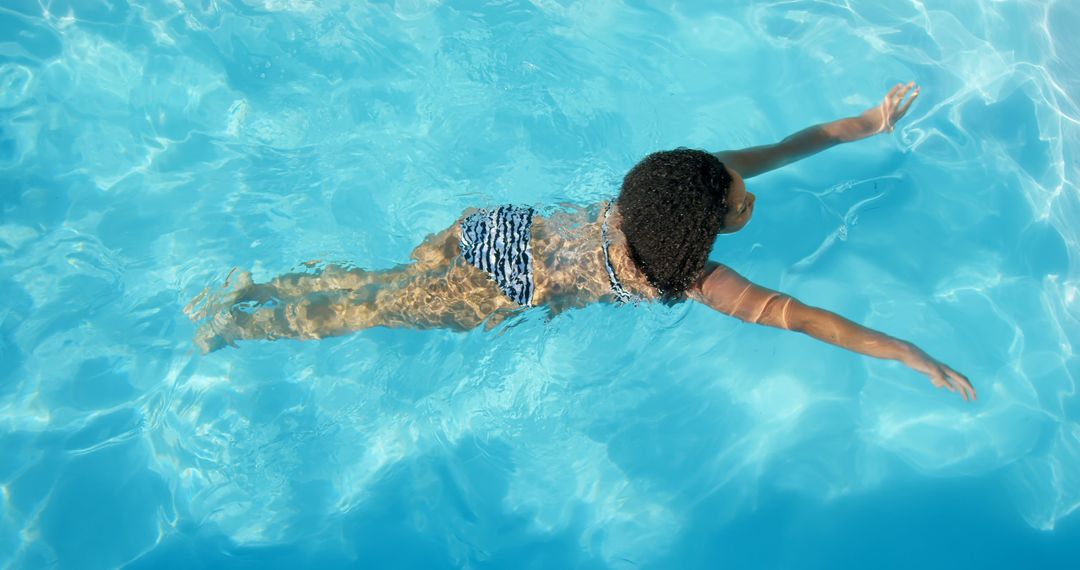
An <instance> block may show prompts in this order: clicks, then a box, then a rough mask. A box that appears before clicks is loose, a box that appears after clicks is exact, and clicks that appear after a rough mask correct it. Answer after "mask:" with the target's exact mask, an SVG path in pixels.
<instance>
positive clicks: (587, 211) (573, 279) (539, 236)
mask: <svg viewBox="0 0 1080 570" xmlns="http://www.w3.org/2000/svg"><path fill="white" fill-rule="evenodd" d="M608 208H610V209H611V211H610V212H607V210H608ZM605 216H606V218H607V228H606V232H605V227H604V225H605ZM619 222H620V218H619V213H618V209H617V208H616V207H615V205H614V204H611V203H609V202H601V203H598V204H592V205H589V206H584V207H583V206H563V207H562V208H561V209H559V210H558V211H556V212H554V213H552V214H550V215H548V216H540V215H534V217H533V226H532V240H531V242H530V248H531V250H532V260H533V278H534V281H535V286H536V289H535V293H534V296H533V304H534V305H544V306H546V307H548V309H549V310H550V311H551V313H552V314H557V313H560V312H562V311H565V310H567V309H573V308H579V307H584V306H586V305H589V304H591V303H596V302H609V303H610V302H614V301H616V299H617V297H616V295H615V293H614V292H613V291H612V282H611V275H610V274H609V272H608V267H607V263H608V262H610V264H611V269H612V272H613V273H614V274H615V276H616V279H617V280H618V282H619V283H620V284H621V285H622V287H623V288H624V289H626V290H627V291H628V292H629V293H630V294H631V295H634V296H635V297H637V298H640V299H643V300H647V299H652V298H655V297H656V290H655V289H653V288H652V287H651V286H650V285H649V283H648V280H647V279H646V278H645V275H644V274H643V273H642V272H641V271H640V270H638V268H637V266H636V265H635V264H634V263H633V261H632V259H631V257H630V254H629V250H628V249H627V246H626V238H625V237H624V236H623V234H622V232H621V231H620V230H619V227H620V223H619ZM605 233H606V237H607V240H608V248H607V256H606V259H605V254H604V247H603V245H604V237H605Z"/></svg>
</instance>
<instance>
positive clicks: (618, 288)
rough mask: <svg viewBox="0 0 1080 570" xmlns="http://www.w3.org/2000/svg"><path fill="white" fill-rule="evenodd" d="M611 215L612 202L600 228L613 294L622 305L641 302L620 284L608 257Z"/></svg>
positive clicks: (605, 209) (606, 209)
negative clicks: (608, 230) (609, 218)
mask: <svg viewBox="0 0 1080 570" xmlns="http://www.w3.org/2000/svg"><path fill="white" fill-rule="evenodd" d="M610 214H611V202H608V203H607V205H606V206H604V223H603V224H602V225H601V226H600V236H601V238H602V241H603V246H604V247H603V249H604V265H605V266H607V274H608V280H609V281H611V292H612V293H614V294H615V299H616V300H617V301H618V302H620V303H631V302H635V301H641V300H642V298H641V297H639V296H637V295H634V294H633V293H631V292H629V291H627V290H626V288H625V287H623V286H622V283H619V278H618V277H616V276H615V268H614V267H612V266H611V257H610V256H609V255H608V245H610V244H611V240H609V239H608V237H607V224H608V215H610Z"/></svg>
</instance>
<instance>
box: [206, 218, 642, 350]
mask: <svg viewBox="0 0 1080 570" xmlns="http://www.w3.org/2000/svg"><path fill="white" fill-rule="evenodd" d="M609 209H610V213H608V212H607V210H609ZM473 213H474V212H473V211H469V212H466V213H465V214H464V215H463V216H462V218H461V219H460V220H459V221H458V222H456V223H454V224H453V225H452V226H450V227H448V228H446V229H445V230H443V231H441V232H439V233H437V234H433V235H430V236H428V237H427V239H425V240H424V241H423V243H421V244H420V245H419V246H418V247H417V248H416V249H414V250H413V252H412V254H411V256H410V257H411V258H412V259H413V263H410V264H408V265H404V266H400V267H397V268H393V269H387V270H381V271H368V270H363V269H357V268H351V269H350V268H344V267H341V266H336V265H331V266H328V267H326V268H324V269H322V270H321V271H318V272H313V273H294V274H287V275H282V276H280V277H277V278H275V279H273V280H271V281H269V282H267V283H263V284H256V283H253V282H252V281H251V277H250V275H249V274H247V273H242V274H240V275H239V276H238V277H237V282H236V283H235V285H234V286H233V287H232V289H231V292H230V293H228V294H227V295H225V297H224V298H223V299H218V300H215V301H213V302H212V303H207V306H205V307H203V308H202V309H201V311H200V312H194V311H193V314H195V316H196V317H201V316H208V317H210V318H211V320H210V321H209V322H207V323H206V324H204V326H203V327H202V328H200V330H199V333H198V334H197V337H196V343H197V344H198V345H199V347H200V348H201V349H202V350H203V351H204V352H209V351H213V350H217V349H219V348H222V347H224V346H227V345H228V344H231V343H233V342H235V341H237V340H255V339H265V340H272V339H278V338H296V339H318V338H324V337H329V336H338V335H343V334H348V333H350V332H354V331H357V330H360V329H365V328H370V327H375V326H386V327H408V328H418V329H427V328H450V329H455V330H468V329H472V328H475V327H477V326H480V325H481V324H486V325H487V326H489V327H490V326H494V325H496V324H498V323H499V322H501V321H502V320H503V319H505V318H506V317H508V316H510V315H512V314H514V313H516V312H518V311H520V310H523V309H524V308H526V307H524V306H523V305H522V304H519V303H517V302H515V301H514V300H513V299H511V298H510V297H509V296H507V294H506V293H505V292H504V291H502V290H501V289H500V287H499V285H498V284H497V283H496V282H495V281H494V280H493V278H492V275H491V274H490V273H488V272H485V271H484V270H482V269H480V268H478V267H476V266H475V265H474V264H472V263H470V262H469V261H468V260H466V258H465V256H464V255H463V252H462V247H461V242H462V223H461V222H462V221H463V220H465V219H467V218H468V216H470V215H472V214H473ZM605 218H606V222H607V223H606V225H607V228H606V232H605ZM619 223H620V217H619V213H618V207H617V206H615V205H613V204H611V203H609V202H602V203H598V204H593V205H591V206H585V207H580V206H568V207H564V208H563V209H562V210H560V211H557V212H554V213H552V214H551V215H550V216H541V215H538V214H536V215H533V216H532V227H531V237H530V239H529V242H528V244H527V246H528V248H529V250H530V253H531V258H532V259H531V261H532V275H531V277H532V280H533V283H534V290H533V292H532V298H531V304H532V306H536V307H544V308H545V309H546V310H547V311H548V312H549V314H550V315H552V316H554V315H557V314H559V313H561V312H563V311H566V310H569V309H574V308H581V307H585V306H587V305H590V304H592V303H597V302H604V303H612V302H617V301H618V296H617V295H616V293H615V292H614V291H613V290H612V283H611V276H610V274H609V271H608V263H609V262H610V266H611V269H612V271H613V272H614V273H615V275H617V279H618V282H619V283H620V284H621V286H622V288H623V289H625V290H626V291H627V292H628V293H629V294H631V295H633V296H635V297H636V298H639V299H642V300H649V299H654V298H656V297H657V293H656V290H655V289H654V288H653V287H651V286H650V285H649V283H648V280H647V279H646V277H645V275H644V274H643V273H642V272H641V271H640V270H639V269H638V268H637V266H636V265H634V262H633V261H632V259H631V256H630V254H629V252H628V250H627V245H626V239H625V237H624V236H623V234H622V232H621V231H619ZM605 236H606V238H607V242H608V247H607V252H606V255H605V251H604V247H603V246H604V238H605ZM205 301H207V298H206V296H205V293H204V296H201V297H200V298H197V299H196V301H195V302H193V304H192V307H191V308H192V309H194V308H195V307H197V306H199V305H201V304H203V303H204V302H205ZM200 313H201V314H200Z"/></svg>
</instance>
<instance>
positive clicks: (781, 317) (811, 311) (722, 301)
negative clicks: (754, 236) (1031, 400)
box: [689, 262, 975, 400]
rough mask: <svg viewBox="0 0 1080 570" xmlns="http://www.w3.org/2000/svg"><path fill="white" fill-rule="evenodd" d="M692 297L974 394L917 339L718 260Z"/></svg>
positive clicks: (971, 397)
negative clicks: (760, 281) (759, 281)
mask: <svg viewBox="0 0 1080 570" xmlns="http://www.w3.org/2000/svg"><path fill="white" fill-rule="evenodd" d="M689 296H690V298H691V299H694V300H695V301H698V302H700V303H704V304H706V305H708V306H710V307H712V308H713V309H716V310H717V311H720V312H722V313H725V314H727V315H731V316H733V317H735V318H737V319H740V320H743V321H746V322H750V323H756V324H760V325H767V326H771V327H777V328H782V329H786V330H793V331H797V332H801V333H805V334H808V335H810V336H812V337H814V338H816V339H818V340H820V341H823V342H827V343H829V344H833V345H836V346H839V347H841V348H846V349H848V350H851V351H854V352H858V353H860V354H865V355H867V356H873V357H875V358H882V359H886V360H899V361H900V362H902V363H904V364H905V365H907V366H908V367H909V368H911V369H912V370H915V371H916V372H921V373H922V374H925V375H927V376H929V377H930V381H931V382H932V383H933V384H934V386H936V387H938V388H948V389H949V391H951V392H957V391H959V392H960V395H961V396H963V398H964V399H965V400H974V399H975V389H974V388H973V387H972V386H971V382H969V381H968V379H967V378H966V377H964V375H962V374H960V373H959V372H957V371H955V370H953V369H952V368H949V367H948V366H946V365H945V364H943V363H941V362H939V361H937V360H935V359H934V358H932V357H931V356H930V355H928V354H926V353H925V352H923V351H922V350H921V349H920V348H919V347H917V346H915V345H914V344H911V343H910V342H907V341H903V340H899V339H896V338H893V337H891V336H889V335H887V334H885V333H882V332H878V331H875V330H873V329H869V328H866V327H864V326H862V325H859V324H856V323H853V322H851V321H849V320H848V319H845V318H844V317H841V316H840V315H837V314H836V313H833V312H830V311H826V310H824V309H818V308H816V307H810V306H807V305H804V304H803V303H800V302H799V301H798V300H797V299H795V298H793V297H790V296H788V295H784V294H783V293H778V292H776V291H771V290H769V289H766V288H764V287H759V286H757V285H755V284H753V283H751V282H750V281H749V280H747V279H746V278H745V277H743V276H741V275H739V274H738V273H736V272H734V271H732V270H731V269H730V268H728V267H725V266H723V265H720V264H718V263H713V262H709V264H708V266H707V267H706V268H705V273H704V275H703V277H702V278H701V279H700V280H699V281H698V282H697V283H696V284H695V286H694V287H693V288H692V289H691V290H690V292H689Z"/></svg>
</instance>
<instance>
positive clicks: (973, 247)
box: [0, 0, 1080, 569]
mask: <svg viewBox="0 0 1080 570" xmlns="http://www.w3.org/2000/svg"><path fill="white" fill-rule="evenodd" d="M1076 29H1080V8H1078V7H1077V5H1076V3H1074V2H1070V1H1067V0H1057V1H1055V2H1039V1H1005V2H998V1H989V0H987V1H980V2H975V1H972V2H953V1H951V0H923V1H911V2H888V3H886V2H878V1H876V0H848V1H846V2H832V1H817V2H815V1H801V0H795V1H784V2H752V1H749V0H746V1H738V2H735V1H732V2H724V3H718V2H696V3H692V2H686V3H684V2H677V3H647V2H636V1H633V2H619V1H612V0H596V1H588V2H570V1H564V0H534V1H532V2H526V1H517V0H501V1H494V2H488V3H483V2H475V1H460V2H458V1H453V2H451V1H445V2H440V1H438V0H399V1H382V2H371V3H358V2H351V1H346V0H342V1H325V2H322V1H315V0H258V1H256V0H231V1H228V0H225V1H220V0H154V1H149V2H145V3H139V4H129V3H127V2H126V1H125V0H111V1H108V2H105V1H97V0H78V1H71V2H68V1H65V0H55V1H51V2H39V0H6V1H5V2H4V3H3V5H2V6H0V566H3V567H11V568H42V567H59V568H106V567H116V566H125V565H126V566H128V567H131V568H140V569H141V568H169V567H173V568H199V567H204V568H211V567H213V568H275V567H277V568H295V567H302V566H311V567H321V568H338V567H341V568H343V567H365V568H410V567H413V568H451V567H469V568H514V569H516V568H565V567H579V568H706V567H707V568H718V567H729V568H749V567H764V568H790V567H804V568H835V567H873V568H912V567H928V568H937V567H975V566H981V567H1002V568H1019V567H1054V568H1061V567H1067V566H1068V565H1069V564H1074V565H1075V563H1076V561H1077V560H1078V559H1080V514H1078V513H1077V512H1076V511H1077V508H1078V507H1080V398H1078V396H1077V374H1078V373H1080V361H1078V357H1077V355H1076V352H1075V351H1076V347H1077V344H1078V343H1080V322H1078V320H1080V290H1078V287H1080V257H1078V251H1080V250H1078V243H1080V194H1078V188H1077V180H1078V163H1080V159H1078V158H1077V157H1078V156H1080V154H1078V143H1080V105H1078V103H1080V56H1078V55H1077V54H1080V40H1077V39H1076V37H1077V36H1076V35H1075V33H1074V32H1075V30H1076ZM909 79H913V80H916V81H918V82H919V83H920V85H921V86H922V94H921V95H920V97H919V100H918V102H917V103H916V105H915V106H914V107H913V108H912V111H911V112H910V115H909V116H908V117H907V118H906V119H905V120H904V122H903V123H902V125H901V128H899V129H898V130H897V132H896V133H894V134H893V135H891V136H887V137H878V138H875V139H871V140H868V141H863V142H861V143H858V144H855V145H850V146H846V147H843V148H838V149H834V150H831V151H829V152H827V153H825V154H823V155H820V156H817V157H814V158H811V159H808V160H806V161H804V162H801V163H798V164H796V165H793V166H791V167H788V168H785V169H783V170H781V171H778V172H775V173H772V174H768V175H766V176H762V177H760V178H758V179H754V180H752V181H750V189H751V190H753V191H756V192H757V194H758V196H759V201H758V207H757V212H756V214H755V219H754V220H753V221H752V222H751V224H750V225H749V226H748V227H747V228H746V229H745V230H744V231H743V232H740V233H739V234H736V235H734V236H730V237H723V238H721V239H720V240H719V241H718V242H717V245H716V248H715V250H714V252H713V258H714V259H717V260H720V261H722V262H724V263H727V264H729V265H731V266H732V267H734V268H735V269H737V270H738V271H740V272H741V273H743V274H744V275H746V276H748V277H749V278H751V279H753V280H755V281H756V282H758V283H760V284H762V285H765V286H768V287H772V288H779V289H781V290H784V291H786V292H789V293H791V294H793V295H796V296H798V297H800V298H802V299H803V300H805V301H807V302H809V303H813V304H817V305H821V306H824V307H827V308H830V309H834V310H836V311H839V312H840V313H842V314H844V315H846V316H848V317H850V318H852V319H855V320H857V321H859V322H863V323H866V324H868V325H869V326H873V327H876V328H880V329H883V330H885V331H886V332H889V333H892V334H895V335H897V336H900V337H902V338H907V339H910V340H912V341H914V342H916V343H918V344H919V345H921V346H923V347H924V348H926V349H927V350H928V351H929V352H930V353H931V354H934V355H936V356H938V357H940V358H941V359H942V360H943V361H945V362H947V363H949V364H950V365H952V366H954V367H955V368H957V369H959V370H960V371H962V372H964V373H966V374H967V375H969V376H970V377H971V378H972V381H973V382H974V384H975V385H976V387H977V388H978V390H979V394H980V399H979V401H978V403H976V404H973V405H965V404H964V403H963V402H962V401H961V400H960V399H959V398H958V397H956V396H952V395H949V394H947V393H944V392H940V391H935V390H933V389H932V388H931V387H930V385H929V382H927V381H926V380H925V379H924V378H922V377H920V376H918V375H916V374H914V373H912V372H910V371H908V370H906V369H904V368H902V367H901V366H899V365H898V364H895V363H885V362H880V361H873V360H870V359H867V358H863V357H860V356H857V355H853V354H850V353H846V352H843V351H841V350H838V349H835V348H832V347H829V346H826V345H823V344H819V343H816V342H813V341H811V340H809V339H807V338H805V337H801V336H799V335H795V334H791V333H782V332H777V331H775V330H766V329H761V328H756V327H753V326H750V325H741V324H739V323H737V322H735V321H733V320H730V319H727V318H725V317H723V316H721V315H718V314H715V313H712V312H710V311H709V310H708V309H706V308H704V307H701V306H690V305H689V304H687V305H681V306H676V307H672V308H667V307H642V308H638V309H633V308H629V307H623V308H616V307H610V306H596V307H590V308H587V309H584V310H580V311H575V312H570V313H566V314H563V315H561V316H559V317H557V318H555V319H553V320H551V321H550V322H547V321H546V320H545V318H544V316H543V315H542V314H529V315H526V316H525V317H524V318H522V319H521V320H520V321H518V322H516V323H515V326H512V327H503V328H500V329H498V330H496V331H492V332H484V331H476V332H472V333H452V332H444V331H427V332H414V331H402V330H385V329H378V330H370V331H365V332H362V333H359V334H356V335H353V336H348V337H344V338H336V339H327V340H323V341H318V342H295V341H281V342H273V343H249V344H246V345H243V346H242V347H241V348H240V349H227V350H224V351H221V352H218V353H214V354H212V355H209V356H206V357H203V356H199V355H198V354H197V353H196V352H195V351H194V350H193V346H192V342H191V338H192V334H193V331H194V325H193V324H192V323H190V322H189V321H188V320H187V319H186V317H185V316H184V314H183V307H184V305H185V304H186V303H187V302H188V300H189V299H190V298H191V297H192V296H194V295H195V294H197V293H198V292H199V291H200V290H201V289H203V288H204V287H205V286H207V285H212V284H220V283H221V282H222V281H223V280H224V278H225V275H226V274H227V273H228V272H229V270H230V269H231V268H233V267H240V268H246V269H250V270H251V271H252V272H253V273H254V276H255V278H256V279H257V280H264V279H268V278H270V277H272V276H274V275H277V274H280V273H283V272H287V271H290V270H294V269H296V268H298V267H300V264H301V263H302V262H305V261H308V260H313V259H318V260H323V261H324V262H330V261H336V262H350V263H355V264H357V265H361V266H364V267H369V268H382V267H389V266H392V265H394V264H397V263H401V262H405V261H407V258H408V254H409V252H410V251H411V249H412V247H413V246H414V245H415V244H416V243H417V242H418V241H419V240H421V239H423V237H424V236H425V235H427V234H429V233H431V232H435V231H438V230H440V229H442V228H445V227H447V226H448V225H450V224H451V223H453V221H454V220H455V219H456V218H457V216H458V215H459V213H460V212H461V211H462V210H463V209H465V208H467V207H470V206H479V205H485V204H498V203H504V202H514V203H530V204H537V205H545V204H546V205H553V204H558V203H563V202H571V203H580V204H584V203H590V202H595V201H599V200H603V199H606V198H608V197H610V196H612V195H613V194H614V193H615V192H616V191H617V188H618V184H619V182H620V180H621V176H622V173H623V172H625V170H626V169H627V168H629V167H630V166H632V165H633V164H634V163H635V162H636V161H637V160H638V159H639V158H640V157H642V156H643V155H645V154H646V153H648V152H650V151H653V150H658V149H664V148H673V147H676V146H690V147H700V148H706V149H709V150H720V149H725V148H736V147H740V146H748V145H753V144H761V143H767V142H773V141H776V140H778V139H779V138H781V137H783V136H785V135H787V134H789V133H791V132H793V131H795V130H797V129H799V128H802V127H805V126H808V125H809V124H811V123H814V122H819V121H825V120H830V119H834V118H839V117H841V116H844V115H846V114H851V113H855V112H858V111H861V110H862V109H863V108H866V107H868V106H869V105H871V104H873V103H874V102H876V101H877V100H878V99H879V98H880V97H881V96H882V95H883V94H884V92H885V91H886V90H887V89H888V87H889V86H891V85H892V84H894V83H895V82H897V81H903V80H909Z"/></svg>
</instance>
